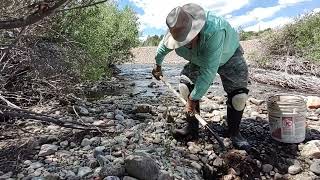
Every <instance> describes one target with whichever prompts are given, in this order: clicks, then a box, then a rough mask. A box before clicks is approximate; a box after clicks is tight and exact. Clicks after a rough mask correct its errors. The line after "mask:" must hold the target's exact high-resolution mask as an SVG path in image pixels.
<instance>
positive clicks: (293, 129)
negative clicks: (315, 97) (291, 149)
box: [267, 94, 307, 143]
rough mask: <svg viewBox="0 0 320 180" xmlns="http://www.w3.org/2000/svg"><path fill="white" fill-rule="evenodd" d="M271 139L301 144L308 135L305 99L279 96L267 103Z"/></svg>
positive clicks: (271, 98) (269, 99)
mask: <svg viewBox="0 0 320 180" xmlns="http://www.w3.org/2000/svg"><path fill="white" fill-rule="evenodd" d="M267 108H268V116H269V127H270V133H271V137H272V138H273V139H275V140H277V141H280V142H283V143H300V142H302V141H304V140H305V135H306V113H307V107H306V103H305V101H304V98H303V97H300V96H296V95H286V94H283V95H281V94H279V95H275V96H271V97H269V98H268V101H267Z"/></svg>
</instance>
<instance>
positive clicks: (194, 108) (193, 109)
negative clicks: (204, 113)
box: [185, 97, 200, 117]
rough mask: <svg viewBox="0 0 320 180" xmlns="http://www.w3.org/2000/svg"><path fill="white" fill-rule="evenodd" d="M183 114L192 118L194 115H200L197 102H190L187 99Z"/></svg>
mask: <svg viewBox="0 0 320 180" xmlns="http://www.w3.org/2000/svg"><path fill="white" fill-rule="evenodd" d="M185 113H186V115H187V116H189V117H192V116H194V115H195V114H200V104H199V100H192V99H191V98H190V97H189V98H188V100H187V104H186V106H185Z"/></svg>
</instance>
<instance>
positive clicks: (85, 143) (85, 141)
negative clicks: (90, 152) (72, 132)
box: [81, 138, 92, 146]
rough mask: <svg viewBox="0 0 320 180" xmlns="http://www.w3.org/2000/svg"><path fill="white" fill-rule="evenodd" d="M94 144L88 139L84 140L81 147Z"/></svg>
mask: <svg viewBox="0 0 320 180" xmlns="http://www.w3.org/2000/svg"><path fill="white" fill-rule="evenodd" d="M91 144H92V141H91V140H90V139H88V138H84V139H83V140H82V142H81V146H90V145H91Z"/></svg>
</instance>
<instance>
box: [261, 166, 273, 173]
mask: <svg viewBox="0 0 320 180" xmlns="http://www.w3.org/2000/svg"><path fill="white" fill-rule="evenodd" d="M272 169H273V166H272V165H271V164H264V165H262V171H263V172H265V173H269V172H270V171H271V170H272Z"/></svg>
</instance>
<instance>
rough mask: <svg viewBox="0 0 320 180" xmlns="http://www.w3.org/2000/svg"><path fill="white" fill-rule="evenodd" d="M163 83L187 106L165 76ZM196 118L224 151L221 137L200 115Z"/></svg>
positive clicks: (162, 79) (162, 78)
mask: <svg viewBox="0 0 320 180" xmlns="http://www.w3.org/2000/svg"><path fill="white" fill-rule="evenodd" d="M160 79H161V81H162V82H163V83H164V84H165V85H167V86H168V88H169V89H170V90H171V91H172V92H173V93H174V94H175V95H176V96H177V98H178V99H179V100H180V101H181V102H182V103H183V104H184V105H185V104H187V101H186V100H185V99H184V98H182V97H181V95H180V94H179V93H178V92H177V91H176V90H174V89H173V87H172V86H171V84H170V83H169V82H168V81H166V80H165V78H164V77H163V76H160ZM195 117H196V118H197V120H198V121H199V122H200V124H201V125H202V126H203V127H205V128H206V129H208V130H209V131H210V133H211V134H212V135H213V137H214V138H215V139H216V140H217V141H218V143H219V145H220V147H221V148H222V149H225V146H224V144H223V142H222V140H221V139H220V137H219V136H218V135H217V134H216V133H215V132H214V131H213V129H212V128H211V127H210V126H209V124H208V123H207V122H206V121H205V120H204V119H203V118H202V117H201V116H200V115H199V114H195Z"/></svg>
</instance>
